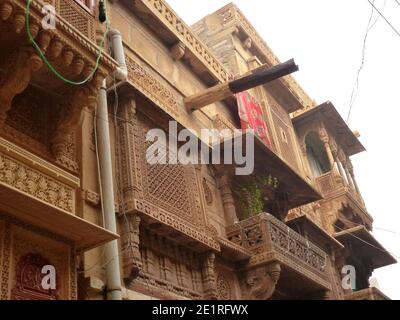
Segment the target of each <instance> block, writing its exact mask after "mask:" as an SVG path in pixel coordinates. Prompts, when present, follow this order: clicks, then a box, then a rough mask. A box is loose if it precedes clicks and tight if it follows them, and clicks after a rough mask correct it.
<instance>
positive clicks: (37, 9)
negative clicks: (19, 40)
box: [0, 0, 118, 74]
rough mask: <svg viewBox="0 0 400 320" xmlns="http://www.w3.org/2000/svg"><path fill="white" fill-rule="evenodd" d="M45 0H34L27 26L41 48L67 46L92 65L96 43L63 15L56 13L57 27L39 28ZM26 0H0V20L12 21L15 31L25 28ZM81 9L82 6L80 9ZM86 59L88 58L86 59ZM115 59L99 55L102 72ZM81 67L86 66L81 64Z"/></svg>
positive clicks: (97, 49) (71, 52)
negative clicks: (0, 15)
mask: <svg viewBox="0 0 400 320" xmlns="http://www.w3.org/2000/svg"><path fill="white" fill-rule="evenodd" d="M44 4H45V2H43V1H41V0H34V1H32V2H31V7H30V9H31V10H30V26H31V33H32V36H33V37H34V38H36V41H38V43H39V45H40V46H41V48H42V50H43V51H46V50H47V49H49V51H50V52H51V51H52V50H54V51H57V52H59V53H61V51H62V50H63V48H64V53H67V51H68V50H69V51H70V53H69V54H68V55H69V56H71V55H72V58H73V57H80V58H81V59H82V62H83V63H84V64H86V65H87V66H88V67H90V66H94V65H95V61H96V58H97V55H98V52H99V48H98V46H97V45H96V44H95V43H94V42H93V41H92V40H90V39H89V38H87V37H86V36H85V35H83V34H82V33H81V32H79V31H78V30H77V29H76V28H75V27H74V26H72V25H71V24H70V23H69V22H68V21H67V20H65V19H64V17H62V16H60V15H59V14H57V15H56V18H57V28H56V30H55V31H52V32H48V31H47V30H43V29H42V28H41V20H42V18H43V14H42V13H41V10H42V7H43V5H44ZM25 7H26V3H25V1H18V0H0V12H1V14H2V17H1V18H2V20H3V21H8V20H11V22H12V23H13V25H14V29H15V32H16V33H20V32H22V30H23V28H25ZM82 10H83V9H82ZM85 60H87V61H85ZM117 66H118V64H117V62H116V61H115V60H114V59H112V58H111V57H110V56H109V55H108V54H106V53H104V54H103V56H102V57H101V59H100V68H99V69H100V71H101V73H103V74H108V73H110V72H111V71H113V70H115V69H116V68H117ZM82 69H85V67H83V68H82Z"/></svg>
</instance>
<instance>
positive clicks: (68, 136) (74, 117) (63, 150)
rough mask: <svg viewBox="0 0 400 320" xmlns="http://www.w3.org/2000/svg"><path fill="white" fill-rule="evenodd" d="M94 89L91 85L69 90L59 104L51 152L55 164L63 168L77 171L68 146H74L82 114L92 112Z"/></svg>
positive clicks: (94, 100) (73, 156)
mask: <svg viewBox="0 0 400 320" xmlns="http://www.w3.org/2000/svg"><path fill="white" fill-rule="evenodd" d="M96 91H97V90H96V88H95V87H94V86H92V85H86V86H83V87H79V88H78V89H75V90H71V91H70V92H69V93H68V94H67V95H66V99H65V101H62V102H60V104H59V112H58V120H57V127H56V130H55V132H54V134H53V138H52V141H51V151H52V153H53V156H54V158H55V160H56V162H57V163H58V164H60V165H62V166H63V167H65V168H67V169H69V170H71V171H75V172H76V171H77V170H78V165H77V163H76V159H75V155H74V154H72V155H71V154H70V152H69V151H70V149H71V148H70V146H71V145H74V144H75V141H73V140H74V137H73V134H74V133H75V132H76V131H77V129H78V128H79V127H80V125H81V124H82V120H83V112H84V111H85V110H87V111H88V112H92V111H93V110H94V109H95V107H96V104H97V93H96Z"/></svg>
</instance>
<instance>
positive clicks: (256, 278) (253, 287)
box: [242, 262, 281, 300]
mask: <svg viewBox="0 0 400 320" xmlns="http://www.w3.org/2000/svg"><path fill="white" fill-rule="evenodd" d="M280 274H281V266H280V264H279V263H276V262H275V263H271V264H269V265H261V266H258V267H256V268H254V269H252V270H250V271H248V272H247V274H246V276H245V277H244V279H243V280H242V290H243V296H244V297H243V298H244V299H246V300H268V299H270V298H271V297H272V295H273V294H274V292H275V288H276V285H277V283H278V281H279V278H280Z"/></svg>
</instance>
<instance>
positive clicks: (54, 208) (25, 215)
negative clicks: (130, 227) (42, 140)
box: [0, 138, 118, 251]
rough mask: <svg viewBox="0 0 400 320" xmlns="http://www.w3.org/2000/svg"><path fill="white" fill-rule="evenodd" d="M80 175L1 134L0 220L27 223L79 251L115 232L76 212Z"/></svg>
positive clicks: (97, 243) (93, 245)
mask: <svg viewBox="0 0 400 320" xmlns="http://www.w3.org/2000/svg"><path fill="white" fill-rule="evenodd" d="M80 184H81V183H80V179H79V178H77V177H75V176H73V175H71V174H70V173H68V172H66V171H64V170H62V169H60V168H58V167H56V166H54V165H52V164H51V163H49V162H47V161H45V160H43V159H41V158H39V157H37V156H35V155H33V154H31V153H29V152H27V151H26V150H24V149H22V148H20V147H18V146H16V145H14V144H12V143H10V142H8V141H7V140H5V139H3V138H0V220H1V219H2V218H5V219H6V220H11V221H16V222H22V223H28V224H30V225H32V226H35V227H37V228H40V229H42V230H46V231H47V232H51V233H53V234H56V235H58V236H60V237H62V238H63V239H67V240H68V241H69V242H70V243H71V244H72V245H73V246H74V247H75V248H76V249H77V250H78V251H83V250H87V249H90V248H93V247H96V246H99V245H101V244H104V243H106V242H108V241H110V240H113V239H116V238H117V237H118V236H117V235H115V234H113V233H110V232H108V231H106V230H104V229H103V228H100V227H98V226H97V225H94V224H92V223H90V222H88V221H86V220H83V219H81V218H80V217H78V216H77V209H76V196H77V192H78V190H79V188H80Z"/></svg>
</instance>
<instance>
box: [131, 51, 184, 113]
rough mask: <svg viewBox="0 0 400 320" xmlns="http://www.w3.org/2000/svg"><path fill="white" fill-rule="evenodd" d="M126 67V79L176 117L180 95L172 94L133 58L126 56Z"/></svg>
mask: <svg viewBox="0 0 400 320" xmlns="http://www.w3.org/2000/svg"><path fill="white" fill-rule="evenodd" d="M126 65H127V67H128V80H129V82H130V83H131V84H132V86H134V87H135V88H136V89H137V90H139V91H140V92H141V93H142V94H143V95H144V96H145V97H147V98H148V99H150V100H151V101H153V102H154V103H156V104H157V105H158V106H159V107H161V108H162V109H163V110H164V111H166V112H167V113H168V114H169V115H171V116H173V117H174V118H176V117H178V115H179V109H180V106H179V104H178V101H179V100H181V101H182V98H181V97H178V95H176V94H174V93H173V92H172V91H171V90H169V89H168V88H167V87H166V86H165V85H164V84H162V83H161V82H160V81H159V80H157V79H156V77H155V76H153V75H152V73H151V71H150V70H149V69H148V68H146V67H144V66H142V65H141V64H139V63H138V62H137V61H135V60H134V59H133V58H131V57H129V56H127V57H126Z"/></svg>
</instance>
